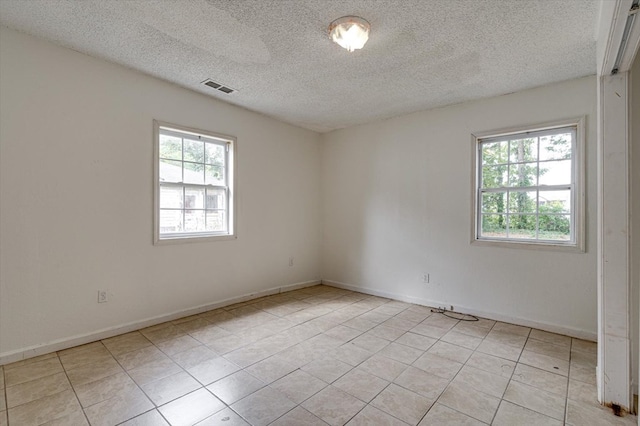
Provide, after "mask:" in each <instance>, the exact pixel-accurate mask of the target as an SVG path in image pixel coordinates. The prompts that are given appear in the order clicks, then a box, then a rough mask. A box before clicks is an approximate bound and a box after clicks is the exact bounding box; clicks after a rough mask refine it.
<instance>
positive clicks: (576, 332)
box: [322, 280, 598, 342]
mask: <svg viewBox="0 0 640 426" xmlns="http://www.w3.org/2000/svg"><path fill="white" fill-rule="evenodd" d="M322 284H325V285H328V286H332V287H338V288H343V289H345V290H352V291H357V292H359V293H365V294H370V295H372V296H380V297H386V298H388V299H394V300H399V301H401V302H407V303H414V304H416V305H422V306H431V307H437V306H449V305H451V303H444V302H440V301H437V300H428V299H423V298H420V297H413V296H407V295H404V294H399V293H390V292H387V291H384V290H378V289H373V288H368V287H359V286H356V285H351V284H346V283H342V282H339V281H331V280H322ZM454 306H455V310H456V312H460V313H463V314H470V315H475V316H478V317H482V318H487V319H491V320H494V321H503V322H508V323H511V324H516V325H522V326H525V327H531V328H537V329H539V330H544V331H549V332H551V333H557V334H563V335H565V336H571V337H577V338H579V339H584V340H590V341H593V342H595V341H597V336H598V335H597V333H594V332H591V331H587V330H581V329H577V328H573V327H565V326H561V325H557V324H550V323H546V322H544V321H535V320H530V319H527V318H520V317H514V316H510V315H502V314H499V313H496V312H487V311H482V310H478V309H474V308H470V307H466V306H462V305H458V304H455V303H454Z"/></svg>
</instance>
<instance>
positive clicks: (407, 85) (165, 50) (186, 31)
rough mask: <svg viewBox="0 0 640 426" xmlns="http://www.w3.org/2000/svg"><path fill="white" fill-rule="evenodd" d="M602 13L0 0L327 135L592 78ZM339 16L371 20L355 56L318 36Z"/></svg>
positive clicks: (118, 59)
mask: <svg viewBox="0 0 640 426" xmlns="http://www.w3.org/2000/svg"><path fill="white" fill-rule="evenodd" d="M599 4H600V0H530V1H522V0H478V1H468V0H360V1H348V0H335V1H334V0H234V1H230V0H193V1H186V0H130V1H110V0H87V1H76V0H29V1H25V0H2V1H0V24H2V25H5V26H8V27H10V28H14V29H16V30H19V31H23V32H25V33H28V34H32V35H35V36H39V37H43V38H46V39H49V40H52V41H53V42H56V43H58V44H61V45H63V46H66V47H69V48H71V49H74V50H77V51H80V52H84V53H87V54H89V55H92V56H96V57H99V58H104V59H106V60H109V61H113V62H115V63H119V64H122V65H125V66H128V67H130V68H133V69H136V70H139V71H142V72H144V73H147V74H150V75H153V76H156V77H159V78H162V79H164V80H168V81H171V82H173V83H176V84H179V85H181V86H183V87H187V88H190V89H193V90H196V91H198V92H201V93H204V94H207V95H209V96H213V97H215V98H219V99H221V100H223V101H226V102H230V103H233V104H236V105H239V106H242V107H245V108H248V109H250V110H254V111H258V112H261V113H263V114H266V115H268V116H271V117H274V118H276V119H279V120H282V121H285V122H288V123H291V124H294V125H297V126H301V127H305V128H308V129H312V130H316V131H319V132H326V131H330V130H334V129H338V128H344V127H349V126H353V125H357V124H362V123H367V122H372V121H375V120H379V119H385V118H389V117H393V116H397V115H402V114H406V113H411V112H415V111H419V110H424V109H428V108H433V107H438V106H443V105H449V104H453V103H458V102H464V101H468V100H472V99H478V98H484V97H488V96H495V95H500V94H505V93H510V92H514V91H519V90H523V89H527V88H531V87H536V86H541V85H544V84H548V83H553V82H558V81H563V80H568V79H572V78H577V77H582V76H585V75H591V74H595V72H596V43H595V40H596V33H595V28H596V21H597V17H598V7H599ZM344 15H358V16H362V17H363V18H365V19H367V20H368V21H369V22H370V23H371V27H372V29H371V37H370V39H369V42H368V43H367V45H366V46H365V47H364V49H363V50H361V51H356V52H354V53H349V52H347V51H346V50H344V49H342V48H341V47H339V46H338V45H336V44H334V43H333V42H331V40H330V39H329V37H328V34H327V28H328V26H329V23H330V22H331V21H333V20H334V19H336V18H339V17H341V16H344ZM0 60H1V58H0ZM43 72H46V70H43ZM206 78H211V79H213V80H214V81H216V82H219V83H222V84H224V85H226V86H229V87H232V88H234V89H237V90H238V92H236V93H234V94H232V95H225V94H223V93H221V92H218V91H216V90H213V89H210V88H208V87H206V86H203V85H201V84H200V82H202V81H203V80H205V79H206Z"/></svg>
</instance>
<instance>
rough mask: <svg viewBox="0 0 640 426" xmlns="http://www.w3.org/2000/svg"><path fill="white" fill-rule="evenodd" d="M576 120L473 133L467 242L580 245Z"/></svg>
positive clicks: (579, 126)
mask: <svg viewBox="0 0 640 426" xmlns="http://www.w3.org/2000/svg"><path fill="white" fill-rule="evenodd" d="M582 133H583V131H582V120H576V121H573V122H564V123H560V124H556V125H549V126H539V127H536V128H534V129H530V130H523V129H521V130H518V131H514V132H495V133H490V134H487V135H483V136H474V138H473V141H474V153H475V167H476V173H475V184H474V200H475V202H474V204H475V209H474V210H475V214H474V224H473V230H474V235H473V241H476V242H492V243H500V242H507V243H510V244H511V243H520V244H523V245H527V244H532V245H538V246H540V245H546V246H556V247H571V248H580V249H582V244H583V238H582V234H583V232H582V226H583V221H582V218H581V213H582V211H583V196H582V192H583V188H582V186H583V183H582V173H583V172H582V160H581V155H582V154H581V153H582V145H583V144H582V143H581V142H580V140H581V138H582Z"/></svg>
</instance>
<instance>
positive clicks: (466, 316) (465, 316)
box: [431, 308, 478, 321]
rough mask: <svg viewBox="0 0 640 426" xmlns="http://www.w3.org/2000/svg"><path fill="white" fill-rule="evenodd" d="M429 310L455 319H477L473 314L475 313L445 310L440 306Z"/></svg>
mask: <svg viewBox="0 0 640 426" xmlns="http://www.w3.org/2000/svg"><path fill="white" fill-rule="evenodd" d="M431 312H434V313H436V314H442V315H444V316H445V317H449V318H453V319H457V320H460V321H478V317H477V316H475V315H469V314H461V313H459V312H453V311H447V310H445V309H442V308H438V309H431Z"/></svg>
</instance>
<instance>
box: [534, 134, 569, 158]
mask: <svg viewBox="0 0 640 426" xmlns="http://www.w3.org/2000/svg"><path fill="white" fill-rule="evenodd" d="M569 158H571V133H562V134H559V135H550V136H544V137H541V138H540V160H566V159H569Z"/></svg>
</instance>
